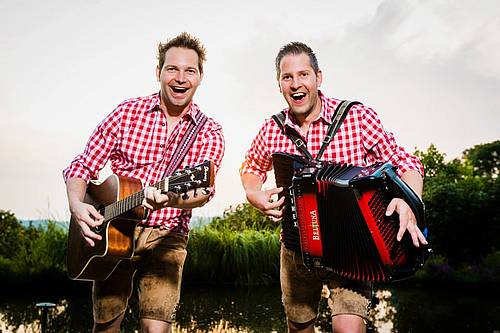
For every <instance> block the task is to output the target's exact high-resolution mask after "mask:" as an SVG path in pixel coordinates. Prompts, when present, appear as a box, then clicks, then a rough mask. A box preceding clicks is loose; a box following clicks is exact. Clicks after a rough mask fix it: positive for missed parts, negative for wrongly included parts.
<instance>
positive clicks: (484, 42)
mask: <svg viewBox="0 0 500 333" xmlns="http://www.w3.org/2000/svg"><path fill="white" fill-rule="evenodd" d="M182 31H188V32H190V33H191V34H194V35H196V36H198V37H199V38H200V39H201V40H202V41H203V43H204V44H205V46H206V48H207V50H208V59H207V63H206V65H205V77H204V80H203V82H202V85H201V87H200V88H199V89H198V91H197V95H196V96H195V101H196V103H197V104H198V105H199V106H200V107H201V108H202V110H203V111H204V112H205V113H206V114H207V115H209V116H211V117H213V118H215V119H216V120H217V121H218V122H220V123H221V124H222V126H223V128H224V133H225V137H226V154H225V158H224V161H223V167H222V169H221V171H220V173H219V175H218V178H217V194H216V197H215V198H214V199H213V200H212V202H210V203H209V204H208V205H207V206H205V207H203V208H201V209H196V210H195V215H198V216H204V217H206V216H213V215H219V214H221V213H222V212H223V211H224V209H226V208H228V207H229V206H230V205H235V204H238V203H241V202H244V201H245V197H244V193H243V191H242V189H241V186H240V181H239V176H238V168H239V166H240V164H241V162H242V159H243V156H244V153H245V151H246V149H248V146H249V144H250V141H251V140H252V138H253V137H254V136H255V134H256V132H257V130H258V129H259V127H260V125H261V123H262V121H263V120H264V118H268V117H270V116H271V115H272V114H274V113H277V112H278V111H280V110H281V109H282V108H283V107H285V106H286V104H285V102H284V100H283V97H282V96H281V95H280V94H279V90H278V87H277V83H276V78H275V71H274V58H275V56H276V53H277V52H278V50H279V48H280V47H281V46H282V45H283V44H285V43H287V42H289V41H294V40H300V41H303V42H305V43H307V44H309V45H310V46H311V47H312V48H313V49H314V50H315V51H316V54H317V56H318V60H319V63H320V67H321V69H322V70H323V84H322V87H321V89H322V91H323V92H324V93H325V94H326V95H327V96H332V97H337V98H342V99H351V100H359V101H361V102H363V103H365V104H366V105H369V106H371V107H373V108H374V109H375V110H376V111H377V112H378V114H379V115H380V117H381V119H382V121H383V124H384V126H385V127H386V129H387V130H389V131H391V132H393V133H394V134H395V136H396V138H397V140H398V142H399V143H400V144H401V145H402V146H403V147H405V148H406V149H407V150H409V151H411V152H413V151H414V149H415V147H417V148H418V149H421V150H424V149H426V148H427V147H428V146H429V145H430V144H431V143H434V144H435V145H436V146H437V148H438V150H440V151H442V152H445V153H446V154H447V157H448V158H450V159H451V158H455V157H459V156H460V154H461V152H462V151H463V150H464V149H466V148H469V147H472V146H474V145H475V144H480V143H486V142H491V141H493V140H496V139H499V138H500V135H499V134H500V125H499V123H500V113H499V112H498V107H499V106H500V97H499V93H500V61H499V59H500V2H499V1H497V0H490V1H488V0H483V1H482V0H461V1H451V0H435V1H429V0H420V1H417V0H415V1H407V0H387V1H375V0H354V1H353V0H351V1H332V0H329V1H308V2H305V1H292V0H288V1H276V2H274V1H246V2H239V1H218V2H216V1H201V0H200V1H189V0H184V1H178V2H173V1H165V0H164V1H140V2H139V1H128V0H127V1H126V0H120V1H118V0H108V1H104V0H101V1H96V0H87V1H69V0H64V1H62V0H61V1H59V0H52V1H50V0H48V1H25V0H16V1H7V0H0V47H1V51H0V52H1V53H0V73H1V77H0V112H1V120H0V149H1V156H2V157H1V158H2V162H1V163H0V188H1V191H0V209H4V210H11V211H12V212H14V213H15V214H16V216H17V217H18V218H22V219H37V218H47V217H51V218H56V219H61V220H64V219H68V217H69V213H68V209H67V201H66V194H65V186H64V183H63V179H62V176H61V171H62V170H63V169H64V168H65V167H66V166H67V165H68V163H69V162H70V161H71V160H72V159H73V157H74V156H75V155H76V154H78V153H79V152H81V151H82V150H83V148H84V144H85V143H86V141H87V139H88V137H89V135H90V133H91V132H92V130H93V129H94V127H95V126H96V125H97V123H98V122H100V121H101V120H102V118H104V117H105V116H106V115H107V114H108V113H109V112H111V111H112V110H113V108H114V107H115V106H116V105H117V104H118V103H120V102H121V101H123V100H124V99H127V98H130V97H137V96H144V95H148V94H151V93H153V92H155V91H158V89H159V87H158V84H157V82H156V79H155V67H156V47H157V44H158V42H160V41H165V40H166V39H167V38H170V37H174V36H175V35H177V34H178V33H180V32H182ZM106 175H109V172H108V173H106V172H104V173H102V177H101V178H103V177H105V176H106ZM267 186H268V187H271V186H272V184H267Z"/></svg>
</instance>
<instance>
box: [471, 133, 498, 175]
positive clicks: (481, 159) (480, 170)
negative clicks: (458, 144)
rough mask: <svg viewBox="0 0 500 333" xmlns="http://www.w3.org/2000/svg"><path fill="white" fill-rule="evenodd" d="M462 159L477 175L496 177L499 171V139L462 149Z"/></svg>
mask: <svg viewBox="0 0 500 333" xmlns="http://www.w3.org/2000/svg"><path fill="white" fill-rule="evenodd" d="M464 159H465V160H466V161H468V162H469V163H470V164H471V165H472V166H473V168H474V171H475V173H476V174H477V175H479V176H483V177H491V178H496V177H498V174H499V172H500V140H496V141H493V142H490V143H485V144H480V145H475V146H474V147H472V148H470V149H467V150H465V151H464Z"/></svg>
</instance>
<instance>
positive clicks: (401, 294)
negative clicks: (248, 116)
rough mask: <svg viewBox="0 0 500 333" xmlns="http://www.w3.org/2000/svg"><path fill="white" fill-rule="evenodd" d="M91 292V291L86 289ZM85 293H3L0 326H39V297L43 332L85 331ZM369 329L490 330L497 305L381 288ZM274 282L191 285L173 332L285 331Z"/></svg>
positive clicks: (320, 324) (470, 297) (481, 297)
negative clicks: (45, 314)
mask: <svg viewBox="0 0 500 333" xmlns="http://www.w3.org/2000/svg"><path fill="white" fill-rule="evenodd" d="M89 292H90V291H89ZM85 295H86V296H83V297H82V296H80V297H65V298H59V299H50V298H44V299H43V300H39V299H36V300H33V299H19V298H16V299H3V300H1V303H0V332H2V333H7V332H16V333H17V332H19V333H22V332H41V330H40V328H41V323H40V318H41V312H40V311H39V310H38V309H36V308H35V304H36V303H37V302H39V301H49V302H53V303H55V304H56V305H57V306H56V307H55V308H54V309H52V310H51V311H50V316H49V319H50V320H49V322H48V325H47V330H46V333H48V332H63V331H64V332H70V333H73V332H89V331H90V329H91V326H92V315H91V300H90V297H89V296H87V295H89V294H85ZM377 296H378V298H379V300H380V301H379V303H378V304H377V306H376V307H375V308H374V310H373V312H372V314H371V319H372V325H373V327H372V328H371V332H381V333H396V332H417V333H418V332H464V331H469V332H493V331H495V330H499V329H500V306H499V302H498V300H496V299H493V298H492V297H491V295H488V294H487V293H486V292H482V293H479V292H469V293H467V292H460V293H458V292H447V291H443V290H434V291H432V290H426V289H423V288H404V289H403V288H398V289H394V288H392V289H380V290H378V291H377ZM280 297H281V296H280V291H279V287H270V288H269V287H268V288H262V287H256V288H253V289H243V288H239V289H234V288H222V289H221V288H217V289H215V288H196V289H195V288H190V289H185V290H183V292H182V302H181V304H180V307H179V310H178V313H177V318H176V321H175V324H174V333H180V332H182V333H186V332H200V333H201V332H213V333H222V332H227V333H236V332H241V333H247V332H248V333H250V332H259V333H260V332H273V333H274V332H276V333H281V332H286V322H285V315H284V313H283V308H282V306H281V301H280ZM320 310H321V312H320V316H319V318H318V321H317V325H316V326H317V327H316V331H317V332H325V333H326V332H331V319H330V316H329V314H328V311H327V305H326V299H323V300H322V303H321V306H320ZM137 313H138V311H137V304H136V302H135V301H132V302H131V304H130V308H129V309H128V313H127V315H126V317H125V319H124V322H123V326H122V327H123V329H122V331H123V332H135V331H138V330H139V326H138V318H137Z"/></svg>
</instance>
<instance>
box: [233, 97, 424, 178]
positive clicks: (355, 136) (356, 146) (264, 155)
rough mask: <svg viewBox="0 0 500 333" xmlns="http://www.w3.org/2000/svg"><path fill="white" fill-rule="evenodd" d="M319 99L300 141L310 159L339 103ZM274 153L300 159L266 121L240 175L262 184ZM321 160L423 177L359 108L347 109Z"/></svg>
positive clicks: (416, 162) (289, 120)
mask: <svg viewBox="0 0 500 333" xmlns="http://www.w3.org/2000/svg"><path fill="white" fill-rule="evenodd" d="M319 96H320V98H321V114H320V115H319V117H318V119H316V120H314V121H313V122H312V124H311V126H310V127H309V131H308V133H307V137H306V138H304V137H303V139H304V140H305V141H306V142H307V150H309V152H310V153H311V155H312V156H313V157H316V156H317V155H318V152H319V150H320V147H321V145H322V143H323V139H324V137H325V135H326V132H327V130H328V126H329V125H330V120H331V119H332V118H333V114H334V111H335V108H336V107H337V105H338V104H339V103H340V102H341V101H340V100H338V99H334V98H327V97H325V96H324V95H323V94H322V93H321V92H319ZM284 111H285V115H286V118H285V126H289V127H291V128H293V129H295V130H296V131H297V133H301V132H300V127H299V126H298V125H297V123H296V122H295V120H294V118H293V117H292V116H291V113H290V110H289V109H288V108H287V109H285V110H284ZM275 152H284V153H289V154H295V155H302V154H301V153H300V151H299V150H298V149H297V147H296V146H295V144H294V143H293V142H292V141H291V140H290V139H289V138H288V137H287V136H285V135H284V134H283V132H282V130H281V129H280V127H279V126H278V125H277V124H276V122H275V121H274V120H273V119H272V118H270V119H267V120H266V121H265V122H264V125H263V126H262V127H261V129H260V131H259V133H258V134H257V136H256V137H255V139H254V140H253V142H252V145H251V147H250V149H249V150H248V151H247V153H246V156H245V161H244V162H243V164H242V166H241V169H240V174H245V173H251V174H255V175H257V176H259V177H260V178H261V180H262V182H265V181H266V179H267V176H266V173H267V171H270V170H271V169H272V154H273V153H275ZM321 159H322V160H324V161H332V162H338V163H347V164H351V165H356V166H366V165H371V164H373V163H375V162H379V161H381V162H386V161H388V162H391V163H392V164H393V165H395V166H397V167H398V173H399V175H402V174H403V173H405V172H406V171H408V170H416V171H418V172H420V174H421V175H423V174H424V169H423V166H422V163H421V162H420V160H419V159H418V158H417V157H415V156H413V155H410V154H408V153H407V152H406V151H405V150H404V149H403V148H402V147H400V146H398V145H397V144H396V141H395V140H394V136H393V135H392V133H390V132H387V131H385V130H384V128H383V127H382V124H381V122H380V119H379V118H378V116H377V114H376V113H375V111H373V110H372V109H371V108H369V107H366V106H364V105H361V104H359V105H355V106H353V107H352V108H351V110H350V112H349V114H348V115H347V117H346V118H345V120H344V122H343V123H342V125H341V126H340V128H339V130H338V131H337V134H336V135H335V137H334V138H333V140H332V142H330V144H329V145H328V147H327V148H326V149H325V151H324V153H323V156H322V158H321Z"/></svg>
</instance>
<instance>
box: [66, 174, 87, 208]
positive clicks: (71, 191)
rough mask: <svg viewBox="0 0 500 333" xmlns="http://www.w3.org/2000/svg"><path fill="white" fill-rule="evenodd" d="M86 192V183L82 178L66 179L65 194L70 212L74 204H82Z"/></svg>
mask: <svg viewBox="0 0 500 333" xmlns="http://www.w3.org/2000/svg"><path fill="white" fill-rule="evenodd" d="M86 190H87V183H86V182H85V180H83V179H82V178H68V180H67V181H66V193H67V196H68V203H69V208H70V211H71V207H72V206H73V205H74V203H77V202H83V199H84V198H85V192H86Z"/></svg>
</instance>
